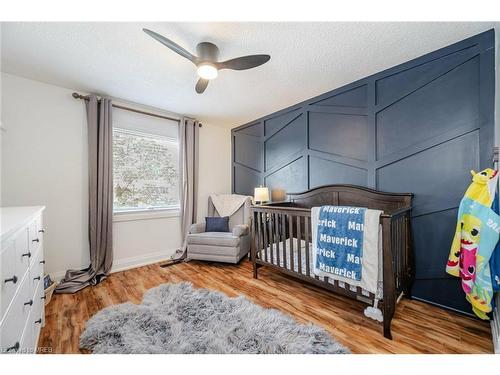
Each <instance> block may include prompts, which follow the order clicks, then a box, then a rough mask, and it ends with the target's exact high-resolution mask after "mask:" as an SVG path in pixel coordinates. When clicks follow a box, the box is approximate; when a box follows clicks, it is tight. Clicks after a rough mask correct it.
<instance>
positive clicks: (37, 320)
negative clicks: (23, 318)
mask: <svg viewBox="0 0 500 375" xmlns="http://www.w3.org/2000/svg"><path fill="white" fill-rule="evenodd" d="M43 297H44V291H43V282H41V283H40V284H39V285H38V287H37V289H36V292H35V298H34V300H35V304H34V305H33V316H32V320H31V321H30V322H29V323H32V327H33V339H34V340H35V342H34V344H33V347H34V348H35V349H36V346H37V345H38V342H37V341H38V337H39V335H40V330H41V328H42V327H43V326H44V325H45V309H44V307H45V299H43ZM29 323H28V324H29Z"/></svg>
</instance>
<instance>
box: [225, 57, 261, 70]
mask: <svg viewBox="0 0 500 375" xmlns="http://www.w3.org/2000/svg"><path fill="white" fill-rule="evenodd" d="M270 59H271V56H269V55H250V56H243V57H237V58H235V59H231V60H227V61H223V62H220V63H217V64H216V66H217V68H218V69H232V70H245V69H252V68H255V67H257V66H259V65H262V64H265V63H266V62H268V61H269V60H270Z"/></svg>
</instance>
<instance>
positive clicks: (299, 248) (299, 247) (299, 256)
mask: <svg viewBox="0 0 500 375" xmlns="http://www.w3.org/2000/svg"><path fill="white" fill-rule="evenodd" d="M296 219H297V265H298V267H299V269H298V271H299V273H300V274H302V241H301V239H302V238H301V237H302V236H301V233H300V216H297V217H296Z"/></svg>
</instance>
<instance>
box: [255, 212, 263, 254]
mask: <svg viewBox="0 0 500 375" xmlns="http://www.w3.org/2000/svg"><path fill="white" fill-rule="evenodd" d="M260 215H261V213H260V212H257V220H256V223H254V226H255V227H256V228H255V229H256V232H257V251H256V252H255V254H259V256H258V257H257V258H259V259H262V248H261V247H260V245H261V242H260V239H261V235H262V227H261V224H260Z"/></svg>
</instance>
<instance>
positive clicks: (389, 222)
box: [251, 185, 413, 339]
mask: <svg viewBox="0 0 500 375" xmlns="http://www.w3.org/2000/svg"><path fill="white" fill-rule="evenodd" d="M412 197H413V194H411V193H384V192H381V191H377V190H372V189H368V188H365V187H361V186H354V185H327V186H321V187H317V188H314V189H311V190H309V191H306V192H303V193H298V194H288V198H289V199H288V201H286V202H276V203H270V204H264V205H257V206H252V208H251V211H252V218H253V220H252V224H253V225H252V247H251V259H252V262H253V273H254V278H257V269H258V267H260V266H268V267H271V268H272V269H275V270H277V271H280V272H283V273H285V274H287V275H289V276H292V277H294V278H297V279H300V280H302V281H305V282H307V283H311V284H314V285H316V286H319V287H322V288H325V289H328V290H330V291H332V292H336V293H339V294H342V295H344V296H347V297H350V298H353V299H357V300H359V301H362V302H365V303H367V304H373V302H374V299H375V295H374V294H373V293H367V292H366V291H362V290H361V288H359V287H353V286H350V285H348V284H347V283H342V282H338V281H337V280H333V279H329V278H328V277H325V278H323V277H318V276H316V275H314V273H313V270H312V269H313V268H312V255H311V254H310V252H311V251H312V246H311V244H310V243H311V238H312V232H311V208H312V207H318V206H324V205H335V206H356V207H366V208H371V209H378V210H382V211H383V214H382V215H381V216H380V224H381V225H382V231H381V233H382V249H381V251H382V272H383V298H382V300H380V301H379V305H378V306H379V308H380V309H381V310H382V313H383V317H384V320H383V329H384V336H385V337H386V338H388V339H392V335H391V321H392V317H393V316H394V311H395V309H396V303H397V301H398V300H399V297H400V296H401V295H402V294H404V295H406V296H410V286H411V282H412V277H413V253H412V246H411V231H410V210H411V201H412Z"/></svg>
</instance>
